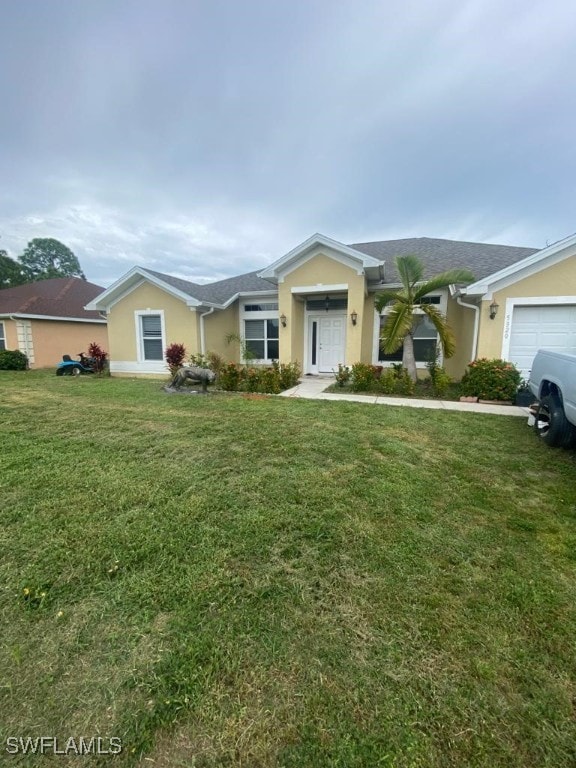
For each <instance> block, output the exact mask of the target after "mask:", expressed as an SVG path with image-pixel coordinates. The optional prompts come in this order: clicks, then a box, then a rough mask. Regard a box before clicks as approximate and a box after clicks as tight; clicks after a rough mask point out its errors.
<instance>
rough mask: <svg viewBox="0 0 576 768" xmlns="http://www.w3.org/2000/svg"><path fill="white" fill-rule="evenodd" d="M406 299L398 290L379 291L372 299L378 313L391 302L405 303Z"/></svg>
mask: <svg viewBox="0 0 576 768" xmlns="http://www.w3.org/2000/svg"><path fill="white" fill-rule="evenodd" d="M405 301H406V297H405V296H404V295H403V294H402V291H401V290H399V291H397V290H392V289H389V290H385V291H380V292H379V293H377V294H376V298H375V299H374V306H375V307H376V309H377V310H378V312H382V310H383V309H384V307H385V306H387V305H388V304H390V303H391V302H394V303H396V302H405Z"/></svg>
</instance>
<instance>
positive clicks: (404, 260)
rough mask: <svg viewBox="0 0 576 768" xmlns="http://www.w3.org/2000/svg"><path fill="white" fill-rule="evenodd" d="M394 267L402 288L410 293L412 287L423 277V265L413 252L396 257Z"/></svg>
mask: <svg viewBox="0 0 576 768" xmlns="http://www.w3.org/2000/svg"><path fill="white" fill-rule="evenodd" d="M396 269H397V270H398V274H399V275H400V280H401V281H402V285H403V286H404V290H405V291H406V292H407V293H408V294H412V289H413V287H414V286H415V285H416V283H419V282H420V281H421V280H422V278H423V277H424V265H423V264H422V262H421V261H420V259H419V258H418V256H414V254H412V253H409V254H407V255H406V256H397V257H396Z"/></svg>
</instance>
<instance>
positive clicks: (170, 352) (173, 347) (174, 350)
mask: <svg viewBox="0 0 576 768" xmlns="http://www.w3.org/2000/svg"><path fill="white" fill-rule="evenodd" d="M164 357H165V358H166V362H167V364H168V368H169V369H170V374H171V375H172V376H175V375H176V371H177V370H178V369H179V368H182V363H183V362H184V359H185V357H186V347H185V346H184V344H170V346H169V347H167V348H166V351H165V352H164Z"/></svg>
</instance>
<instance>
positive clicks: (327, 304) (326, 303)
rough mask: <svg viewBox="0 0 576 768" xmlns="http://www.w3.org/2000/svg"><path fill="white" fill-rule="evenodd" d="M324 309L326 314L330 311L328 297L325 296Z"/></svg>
mask: <svg viewBox="0 0 576 768" xmlns="http://www.w3.org/2000/svg"><path fill="white" fill-rule="evenodd" d="M324 309H325V310H326V312H328V310H329V309H330V296H326V298H325V299H324Z"/></svg>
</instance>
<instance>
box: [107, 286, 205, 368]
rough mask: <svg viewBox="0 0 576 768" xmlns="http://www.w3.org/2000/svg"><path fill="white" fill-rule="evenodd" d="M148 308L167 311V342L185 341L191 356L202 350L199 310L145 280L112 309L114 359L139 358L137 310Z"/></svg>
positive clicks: (109, 322)
mask: <svg viewBox="0 0 576 768" xmlns="http://www.w3.org/2000/svg"><path fill="white" fill-rule="evenodd" d="M147 309H150V310H155V309H157V310H164V322H165V328H166V345H170V344H184V346H185V347H186V353H187V355H190V354H192V353H193V352H197V351H198V350H199V346H200V345H199V343H198V319H197V316H196V312H195V311H194V310H192V309H190V308H189V307H187V306H186V304H185V303H184V302H183V301H181V300H180V299H177V298H175V297H174V296H171V295H170V294H169V293H166V292H165V291H163V290H162V289H161V288H158V287H156V286H155V285H150V284H148V283H144V284H143V285H140V286H138V288H135V289H134V290H133V291H132V292H131V293H129V294H128V295H127V296H125V297H124V298H123V299H122V300H121V301H119V302H118V303H117V304H114V306H113V307H112V308H111V309H110V311H109V312H108V336H109V339H110V359H111V360H112V361H136V360H137V359H138V353H137V339H136V321H135V319H134V318H135V316H134V313H135V312H136V311H138V310H147Z"/></svg>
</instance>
